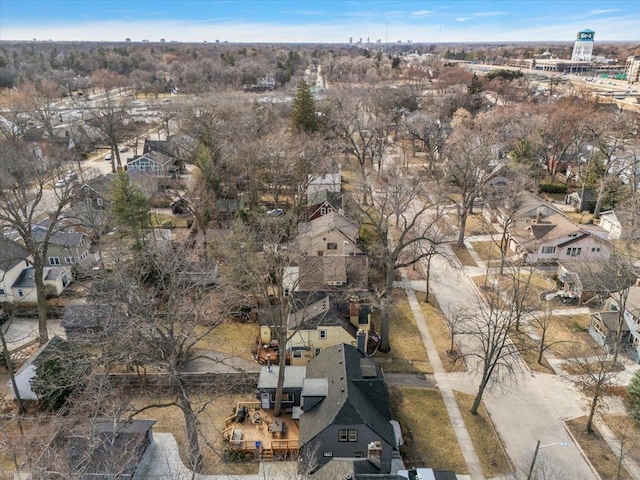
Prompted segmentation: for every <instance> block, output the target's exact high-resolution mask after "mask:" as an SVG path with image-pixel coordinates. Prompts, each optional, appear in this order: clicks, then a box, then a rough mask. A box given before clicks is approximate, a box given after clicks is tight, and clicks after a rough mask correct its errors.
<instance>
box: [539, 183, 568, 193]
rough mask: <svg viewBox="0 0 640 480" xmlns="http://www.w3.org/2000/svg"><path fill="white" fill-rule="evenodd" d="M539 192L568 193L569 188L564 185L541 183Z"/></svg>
mask: <svg viewBox="0 0 640 480" xmlns="http://www.w3.org/2000/svg"><path fill="white" fill-rule="evenodd" d="M538 190H539V191H540V192H542V193H567V186H566V185H564V184H562V183H541V184H540V185H539V186H538Z"/></svg>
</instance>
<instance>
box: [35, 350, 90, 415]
mask: <svg viewBox="0 0 640 480" xmlns="http://www.w3.org/2000/svg"><path fill="white" fill-rule="evenodd" d="M88 368H89V359H88V358H87V356H86V354H85V353H83V352H81V351H79V349H76V348H73V347H72V346H71V345H69V343H67V342H64V343H59V344H58V345H57V347H56V348H55V351H53V352H51V353H48V354H46V358H44V359H42V360H41V361H40V362H39V363H38V364H37V366H36V376H35V377H34V378H33V379H31V390H33V392H34V393H35V394H36V395H38V399H39V400H40V402H42V404H43V405H44V406H45V407H46V408H47V409H49V410H54V411H55V410H58V409H60V408H61V407H62V406H63V405H64V404H65V402H66V401H67V399H68V398H69V396H70V395H71V394H72V393H73V392H74V391H75V390H76V388H81V387H82V386H83V385H84V377H85V373H86V372H87V370H88Z"/></svg>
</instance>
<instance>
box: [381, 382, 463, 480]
mask: <svg viewBox="0 0 640 480" xmlns="http://www.w3.org/2000/svg"><path fill="white" fill-rule="evenodd" d="M389 394H390V397H391V413H392V417H393V418H394V419H395V420H397V421H398V422H399V423H400V427H401V428H402V436H403V438H404V445H402V446H401V447H400V452H401V453H402V458H403V460H404V463H405V465H406V466H407V467H409V468H410V467H427V468H434V469H437V470H452V471H454V472H455V473H457V474H462V475H464V474H467V465H466V463H465V461H464V457H463V456H462V451H461V450H460V447H459V445H458V441H457V439H456V436H455V433H454V432H453V427H452V426H451V421H450V420H449V415H448V414H447V409H446V407H445V406H444V401H443V400H442V396H441V395H440V392H439V391H438V390H436V389H422V388H410V387H395V388H390V390H389Z"/></svg>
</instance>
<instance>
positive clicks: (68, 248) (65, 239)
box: [31, 220, 92, 267]
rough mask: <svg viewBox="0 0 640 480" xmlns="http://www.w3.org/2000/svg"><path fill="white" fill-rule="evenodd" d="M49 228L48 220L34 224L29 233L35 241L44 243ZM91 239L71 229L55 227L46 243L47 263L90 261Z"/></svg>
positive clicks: (69, 263)
mask: <svg viewBox="0 0 640 480" xmlns="http://www.w3.org/2000/svg"><path fill="white" fill-rule="evenodd" d="M48 229H49V224H48V221H46V220H45V222H44V223H40V224H38V225H34V226H33V227H32V228H31V235H32V236H33V239H34V240H35V242H36V243H40V244H41V243H44V242H45V240H46V238H47V232H48ZM90 248H91V240H90V239H89V237H88V236H87V235H85V234H84V233H80V232H76V231H74V230H73V229H68V230H62V229H56V230H54V231H53V232H51V235H50V236H49V242H48V245H47V253H46V258H47V264H48V265H50V266H52V267H58V266H66V267H70V266H71V265H74V264H81V263H85V262H88V261H91V259H92V257H91V256H90Z"/></svg>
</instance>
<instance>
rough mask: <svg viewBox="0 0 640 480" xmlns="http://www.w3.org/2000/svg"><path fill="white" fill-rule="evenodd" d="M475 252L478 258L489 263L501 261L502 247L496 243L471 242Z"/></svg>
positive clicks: (490, 241)
mask: <svg viewBox="0 0 640 480" xmlns="http://www.w3.org/2000/svg"><path fill="white" fill-rule="evenodd" d="M471 246H472V247H473V250H474V251H475V252H476V253H477V254H478V256H479V257H480V258H481V259H482V260H484V261H485V262H488V261H490V260H500V256H501V255H500V245H499V244H496V242H494V241H492V240H489V241H485V242H471Z"/></svg>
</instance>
